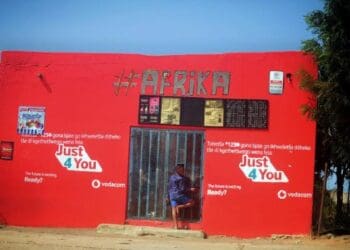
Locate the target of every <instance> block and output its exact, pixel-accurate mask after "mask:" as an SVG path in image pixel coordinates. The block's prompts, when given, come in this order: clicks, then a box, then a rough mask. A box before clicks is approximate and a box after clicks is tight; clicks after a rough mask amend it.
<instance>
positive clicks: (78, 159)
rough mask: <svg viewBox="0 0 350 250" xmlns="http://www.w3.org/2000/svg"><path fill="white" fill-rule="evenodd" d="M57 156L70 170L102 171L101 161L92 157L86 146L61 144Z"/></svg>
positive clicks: (63, 165) (62, 164)
mask: <svg viewBox="0 0 350 250" xmlns="http://www.w3.org/2000/svg"><path fill="white" fill-rule="evenodd" d="M55 156H56V158H57V160H58V161H59V163H60V164H61V166H62V167H64V168H66V169H67V170H69V171H80V172H102V167H101V165H100V163H99V162H98V161H97V160H92V159H91V158H90V156H89V155H88V154H87V152H86V150H85V147H84V146H65V145H63V144H59V145H58V149H57V151H56V152H55Z"/></svg>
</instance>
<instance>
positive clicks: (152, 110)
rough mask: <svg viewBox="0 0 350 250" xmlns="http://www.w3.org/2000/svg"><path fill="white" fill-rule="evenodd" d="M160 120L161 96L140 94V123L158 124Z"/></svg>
mask: <svg viewBox="0 0 350 250" xmlns="http://www.w3.org/2000/svg"><path fill="white" fill-rule="evenodd" d="M159 120H160V97H159V96H140V102H139V123H154V124H158V123H159Z"/></svg>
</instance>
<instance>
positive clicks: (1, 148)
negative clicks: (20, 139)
mask: <svg viewBox="0 0 350 250" xmlns="http://www.w3.org/2000/svg"><path fill="white" fill-rule="evenodd" d="M13 145H14V143H13V142H10V141H2V142H0V159H1V160H12V158H13Z"/></svg>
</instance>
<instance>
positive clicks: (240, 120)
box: [225, 100, 247, 128]
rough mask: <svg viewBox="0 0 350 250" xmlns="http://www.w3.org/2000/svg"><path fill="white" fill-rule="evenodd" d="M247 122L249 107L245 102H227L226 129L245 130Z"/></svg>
mask: <svg viewBox="0 0 350 250" xmlns="http://www.w3.org/2000/svg"><path fill="white" fill-rule="evenodd" d="M246 121H247V105H246V101H245V100H226V101H225V127H227V128H245V127H246Z"/></svg>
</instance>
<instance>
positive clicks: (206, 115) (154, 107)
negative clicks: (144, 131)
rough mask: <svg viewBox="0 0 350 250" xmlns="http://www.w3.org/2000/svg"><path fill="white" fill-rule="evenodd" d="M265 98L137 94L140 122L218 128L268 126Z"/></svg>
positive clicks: (262, 127) (264, 127)
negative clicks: (213, 97) (212, 97)
mask: <svg viewBox="0 0 350 250" xmlns="http://www.w3.org/2000/svg"><path fill="white" fill-rule="evenodd" d="M268 104H269V103H268V101H267V100H253V99H209V98H208V99H207V98H196V97H166V96H140V103H139V123H140V124H160V125H180V126H199V127H217V128H257V129H266V128H268V108H269V107H268V106H269V105H268Z"/></svg>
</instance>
